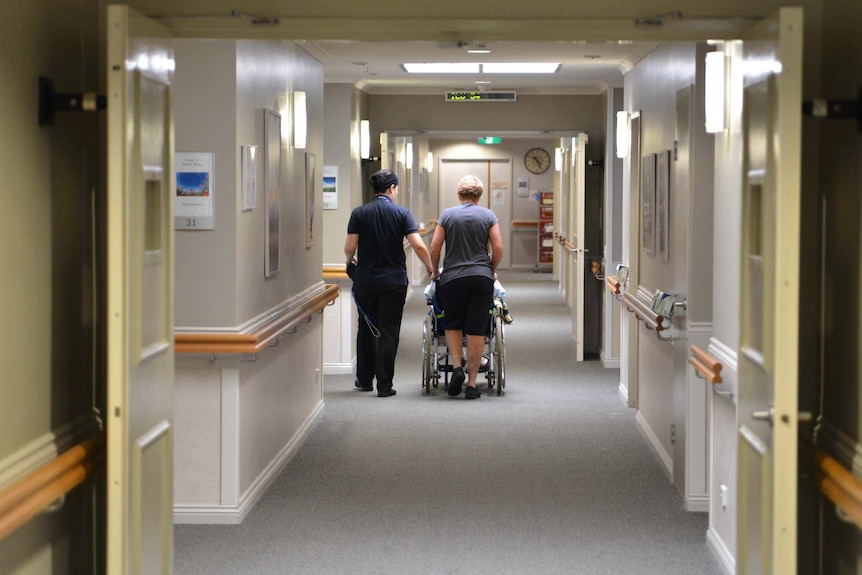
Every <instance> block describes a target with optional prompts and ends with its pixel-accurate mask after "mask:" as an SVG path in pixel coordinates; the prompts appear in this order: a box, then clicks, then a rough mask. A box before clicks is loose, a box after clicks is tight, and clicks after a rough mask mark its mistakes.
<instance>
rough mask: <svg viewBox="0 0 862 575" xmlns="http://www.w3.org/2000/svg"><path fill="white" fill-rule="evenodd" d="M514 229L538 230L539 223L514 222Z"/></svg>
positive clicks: (530, 221)
mask: <svg viewBox="0 0 862 575" xmlns="http://www.w3.org/2000/svg"><path fill="white" fill-rule="evenodd" d="M512 227H513V228H538V227H539V222H537V221H535V220H512Z"/></svg>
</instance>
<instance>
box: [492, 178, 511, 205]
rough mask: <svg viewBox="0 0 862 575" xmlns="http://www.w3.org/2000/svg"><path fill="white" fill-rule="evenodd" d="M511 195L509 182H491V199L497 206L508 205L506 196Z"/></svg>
mask: <svg viewBox="0 0 862 575" xmlns="http://www.w3.org/2000/svg"><path fill="white" fill-rule="evenodd" d="M508 193H509V183H508V182H491V197H492V198H494V205H495V206H505V205H506V195H507V194H508Z"/></svg>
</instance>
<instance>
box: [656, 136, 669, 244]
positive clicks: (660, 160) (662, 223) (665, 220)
mask: <svg viewBox="0 0 862 575" xmlns="http://www.w3.org/2000/svg"><path fill="white" fill-rule="evenodd" d="M655 194H656V199H655V201H656V224H657V226H658V228H657V229H656V241H657V242H658V247H657V251H658V256H659V257H660V258H661V259H663V260H664V261H668V260H669V259H670V150H662V151H661V152H659V153H658V154H657V155H656V162H655Z"/></svg>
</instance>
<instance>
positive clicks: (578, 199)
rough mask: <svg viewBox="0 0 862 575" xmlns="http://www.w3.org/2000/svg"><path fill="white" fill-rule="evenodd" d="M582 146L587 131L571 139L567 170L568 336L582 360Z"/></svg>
mask: <svg viewBox="0 0 862 575" xmlns="http://www.w3.org/2000/svg"><path fill="white" fill-rule="evenodd" d="M586 146H587V135H586V134H578V135H577V136H575V137H574V138H573V139H572V154H573V156H572V160H571V163H572V166H571V170H570V171H569V174H570V179H569V189H570V190H571V194H572V201H571V204H570V205H571V209H570V212H569V214H568V217H569V229H570V230H571V238H572V239H571V242H572V243H573V244H574V246H575V251H574V253H573V254H572V255H571V259H572V261H571V266H572V281H573V285H572V292H573V293H572V304H571V305H572V337H573V338H574V340H575V357H576V359H577V361H584V274H585V273H586V267H587V266H588V265H589V261H590V258H589V253H588V250H587V248H586V246H585V245H584V241H585V238H586V235H585V225H584V206H585V203H586V185H585V182H584V177H585V175H586V165H587V159H586V157H585V156H586V154H585V152H586Z"/></svg>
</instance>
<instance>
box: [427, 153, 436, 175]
mask: <svg viewBox="0 0 862 575" xmlns="http://www.w3.org/2000/svg"><path fill="white" fill-rule="evenodd" d="M425 171H426V172H428V173H429V174H430V173H431V172H433V171H434V154H432V153H431V152H428V154H427V155H426V156H425Z"/></svg>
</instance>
